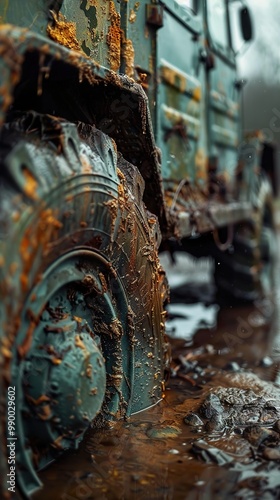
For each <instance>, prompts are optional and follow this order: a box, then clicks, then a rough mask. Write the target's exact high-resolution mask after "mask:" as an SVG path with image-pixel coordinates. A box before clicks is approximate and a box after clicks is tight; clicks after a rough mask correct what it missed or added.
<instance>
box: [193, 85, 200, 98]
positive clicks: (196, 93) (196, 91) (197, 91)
mask: <svg viewBox="0 0 280 500" xmlns="http://www.w3.org/2000/svg"><path fill="white" fill-rule="evenodd" d="M193 98H194V99H195V100H196V101H200V100H201V87H196V88H195V89H193Z"/></svg>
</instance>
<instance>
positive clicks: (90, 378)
mask: <svg viewBox="0 0 280 500" xmlns="http://www.w3.org/2000/svg"><path fill="white" fill-rule="evenodd" d="M232 3H233V2H231V1H230V0H215V1H214V0H211V1H206V0H193V1H186V3H185V6H182V5H179V4H178V3H177V2H176V1H173V0H163V1H161V0H159V1H157V0H155V1H152V2H150V1H149V0H140V1H136V2H135V1H131V0H121V1H120V0H118V1H117V0H80V1H78V0H48V1H45V2H43V1H42V0H27V1H26V2H22V1H21V0H7V1H5V2H4V1H3V2H1V4H0V18H1V25H0V42H1V49H0V50H1V72H0V78H1V84H0V104H1V108H0V118H1V168H0V189H1V197H0V207H1V208H0V290H1V302H0V312H1V314H0V321H1V330H0V331H1V384H0V387H1V417H2V418H1V426H2V431H3V435H5V436H6V440H2V443H1V447H2V448H1V471H2V472H3V477H4V478H9V483H8V487H7V484H6V483H7V481H6V483H5V479H4V483H5V484H4V489H5V488H6V489H7V490H8V493H9V492H11V491H12V492H13V491H14V489H13V488H15V486H14V478H15V475H16V481H17V483H16V484H17V486H16V488H17V491H19V492H20V495H22V496H23V497H25V498H29V497H30V496H31V495H32V493H33V492H35V491H36V490H37V489H38V488H40V487H41V482H40V480H39V478H38V475H37V472H36V471H37V470H38V469H40V468H41V467H44V466H45V465H46V464H47V463H48V462H49V461H50V460H52V459H53V458H55V457H56V456H58V454H59V453H61V451H62V450H64V449H69V448H70V449H76V448H77V446H78V445H79V443H80V441H81V440H82V438H83V435H84V433H85V431H86V429H87V428H88V426H89V425H92V426H95V427H98V426H101V425H104V423H106V421H108V420H114V419H119V418H124V417H128V416H130V415H132V414H134V413H137V412H139V411H141V410H144V409H146V408H148V407H150V406H152V405H154V404H156V403H157V402H158V401H159V400H160V399H161V397H162V391H163V390H164V372H165V369H166V367H167V365H168V359H169V354H168V344H167V342H166V339H165V333H164V318H165V314H166V313H165V303H166V301H167V298H168V284H167V281H166V278H165V274H164V271H163V269H162V267H161V264H160V261H159V256H158V254H159V251H160V250H161V249H162V248H164V249H166V248H168V249H169V250H170V251H171V252H172V251H173V250H174V248H177V247H178V245H179V247H180V249H181V250H184V251H186V252H190V253H192V254H193V255H196V256H198V257H199V256H201V255H209V254H211V255H212V256H213V258H214V259H215V261H216V263H217V265H216V270H215V280H216V286H217V289H218V291H222V292H223V293H227V294H228V295H229V296H231V297H235V298H241V299H244V300H247V301H250V300H254V299H256V298H257V297H259V296H260V295H261V294H262V293H263V292H264V290H265V288H267V287H270V286H271V281H270V270H271V260H272V258H271V244H270V242H271V241H272V240H273V237H272V238H271V232H272V230H273V211H272V196H271V187H270V183H269V181H268V180H267V177H266V175H265V172H264V171H265V169H266V168H268V167H267V165H266V164H265V161H264V160H263V139H262V137H261V134H260V133H256V134H252V135H251V136H250V137H246V138H242V123H241V104H240V101H241V99H240V95H241V90H242V80H238V79H237V72H236V54H235V52H234V50H233V46H232V42H231V28H230V15H229V10H230V7H231V4H232ZM239 14H240V18H239V23H240V27H241V33H242V35H243V38H244V41H245V42H249V40H250V39H251V38H252V26H251V21H250V15H249V12H248V9H247V8H246V7H245V6H244V4H242V5H241V7H240V12H239ZM178 241H179V243H177V242H178ZM176 245H177V247H176ZM13 446H15V448H16V452H15V455H14V453H12V451H13V450H12V448H13ZM11 450H12V451H11ZM15 457H16V459H15ZM15 462H16V470H15V469H14V468H13V467H14V466H15ZM15 472H16V474H15ZM7 475H8V476H7Z"/></svg>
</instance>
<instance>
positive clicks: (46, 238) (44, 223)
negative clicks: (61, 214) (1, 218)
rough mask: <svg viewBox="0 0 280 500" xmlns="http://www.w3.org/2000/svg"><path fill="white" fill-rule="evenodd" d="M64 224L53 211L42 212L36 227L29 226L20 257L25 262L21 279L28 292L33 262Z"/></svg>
mask: <svg viewBox="0 0 280 500" xmlns="http://www.w3.org/2000/svg"><path fill="white" fill-rule="evenodd" d="M61 226H62V224H61V223H60V222H59V221H58V220H57V219H56V218H55V216H54V212H53V210H52V209H46V210H42V212H41V213H40V214H38V217H37V220H36V225H35V226H32V225H30V226H28V228H27V229H26V231H25V233H24V236H23V238H22V240H21V243H20V247H19V250H20V255H21V258H22V261H23V269H22V274H21V277H20V282H21V287H22V290H23V291H24V292H26V291H27V287H28V281H29V273H30V271H31V269H32V266H33V261H34V258H35V255H36V254H37V253H38V250H39V249H40V248H41V249H42V250H44V248H45V246H46V245H47V244H48V243H49V242H50V240H51V237H52V235H53V233H54V231H56V230H58V229H59V228H60V227H61Z"/></svg>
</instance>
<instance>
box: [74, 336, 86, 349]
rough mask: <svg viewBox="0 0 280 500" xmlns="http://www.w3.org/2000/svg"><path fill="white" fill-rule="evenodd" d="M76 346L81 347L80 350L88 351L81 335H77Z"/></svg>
mask: <svg viewBox="0 0 280 500" xmlns="http://www.w3.org/2000/svg"><path fill="white" fill-rule="evenodd" d="M75 346H76V347H79V348H80V349H84V350H85V351H86V346H85V344H84V343H83V341H82V340H81V338H80V336H79V335H75Z"/></svg>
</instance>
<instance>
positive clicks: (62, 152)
mask: <svg viewBox="0 0 280 500" xmlns="http://www.w3.org/2000/svg"><path fill="white" fill-rule="evenodd" d="M1 151H2V154H1V168H0V176H1V178H0V188H1V199H0V204H1V212H0V213H1V220H0V222H1V226H0V227H1V232H0V286H1V305H0V307H1V310H0V311H1V316H0V324H1V328H0V332H1V355H2V359H1V363H2V368H3V369H2V371H1V374H2V382H1V388H2V390H3V393H5V394H6V393H7V394H8V387H9V388H12V389H9V391H10V393H9V394H12V392H11V391H12V390H14V393H13V394H14V399H13V398H12V400H13V401H14V402H15V406H13V405H12V406H11V408H13V409H14V412H15V413H14V418H12V417H13V415H12V416H11V418H10V419H9V420H8V419H6V422H5V423H4V424H3V423H2V424H3V425H4V426H7V423H8V426H7V437H8V438H13V437H14V436H15V435H16V437H17V441H16V453H17V479H18V481H19V486H20V489H21V491H22V493H23V495H25V496H26V497H29V496H30V495H31V494H32V492H33V491H34V490H36V489H37V488H38V487H40V481H39V480H38V477H37V475H36V472H35V470H36V468H37V467H42V466H43V465H44V464H45V463H46V462H47V461H49V460H50V455H51V456H56V454H57V453H59V452H60V451H61V450H63V449H65V448H75V447H77V446H78V444H79V442H80V441H81V439H82V436H83V434H84V432H85V430H86V428H87V427H88V425H89V424H90V423H92V422H93V423H94V425H101V423H102V422H103V421H104V420H108V419H113V418H120V417H124V416H129V415H130V414H132V413H135V412H137V411H140V410H143V409H145V408H147V407H149V406H151V405H152V404H155V403H156V402H158V401H159V399H160V398H161V390H162V389H161V383H162V380H163V368H164V343H163V333H164V325H163V314H164V312H163V300H164V298H165V295H166V289H165V280H164V273H163V271H162V269H161V267H160V264H159V260H158V256H157V248H158V245H159V243H160V233H159V228H158V224H157V219H156V218H155V217H154V216H153V215H151V214H149V213H148V212H147V211H146V210H145V207H144V205H143V203H142V194H143V179H142V177H141V176H140V174H139V172H138V170H137V169H136V168H135V167H133V166H131V165H129V164H127V163H126V162H125V161H124V160H123V159H121V158H119V159H118V157H117V153H116V151H115V146H114V143H113V141H111V140H110V138H109V137H107V136H106V135H105V134H103V133H102V132H100V131H98V130H97V129H95V128H94V127H92V126H89V125H85V124H78V125H75V124H72V123H68V122H66V121H63V120H61V119H58V118H54V117H51V116H47V115H39V114H37V113H33V112H30V113H25V114H19V115H17V116H16V117H14V118H13V120H12V121H11V122H10V123H6V124H5V125H4V126H3V128H2V131H1ZM126 176H127V178H128V182H127V181H126ZM2 405H4V408H3V407H2V409H3V412H2V414H4V413H7V412H6V407H7V400H6V399H4V402H3V400H2ZM12 413H13V412H12V411H11V414H12ZM14 422H15V429H14ZM14 432H15V434H13V433H14ZM7 442H8V441H7Z"/></svg>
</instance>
